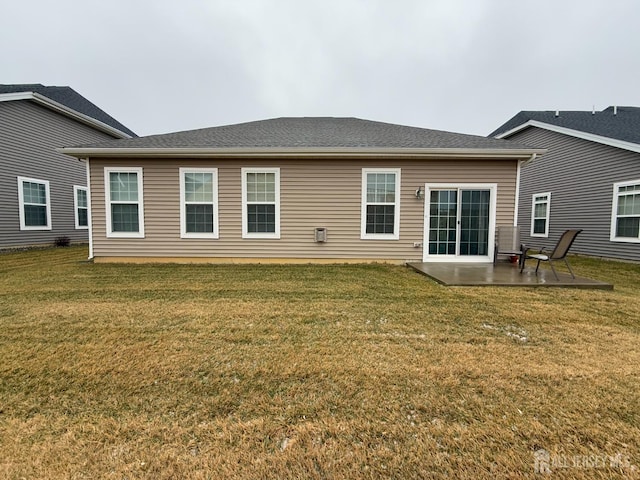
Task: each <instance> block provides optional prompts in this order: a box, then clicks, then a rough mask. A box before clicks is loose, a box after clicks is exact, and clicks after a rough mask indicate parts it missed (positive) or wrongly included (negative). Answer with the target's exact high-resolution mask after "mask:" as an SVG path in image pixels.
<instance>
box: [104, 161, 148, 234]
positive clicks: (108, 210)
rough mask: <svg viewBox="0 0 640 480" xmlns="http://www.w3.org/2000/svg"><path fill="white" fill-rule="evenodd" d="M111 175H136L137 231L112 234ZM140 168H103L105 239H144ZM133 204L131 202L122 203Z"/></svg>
mask: <svg viewBox="0 0 640 480" xmlns="http://www.w3.org/2000/svg"><path fill="white" fill-rule="evenodd" d="M111 173H136V174H137V178H138V202H137V203H138V231H137V232H114V231H113V230H112V228H113V225H112V224H111V183H110V181H109V176H110V174H111ZM143 184H144V182H143V180H142V167H128V168H125V167H105V168H104V197H105V198H104V202H105V210H106V222H105V223H106V224H107V238H144V198H143ZM124 203H133V202H124Z"/></svg>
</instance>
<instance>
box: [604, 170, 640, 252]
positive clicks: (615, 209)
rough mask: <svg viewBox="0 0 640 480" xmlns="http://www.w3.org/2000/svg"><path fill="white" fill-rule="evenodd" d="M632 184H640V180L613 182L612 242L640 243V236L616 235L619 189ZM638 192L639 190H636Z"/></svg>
mask: <svg viewBox="0 0 640 480" xmlns="http://www.w3.org/2000/svg"><path fill="white" fill-rule="evenodd" d="M631 185H640V179H639V180H632V181H629V182H617V183H614V184H613V202H611V203H612V206H611V233H610V237H609V238H610V240H611V241H612V242H620V243H640V238H630V237H617V236H616V223H617V222H616V220H617V219H618V198H620V196H621V195H620V194H619V192H618V189H619V188H620V187H628V186H631ZM636 193H637V192H636Z"/></svg>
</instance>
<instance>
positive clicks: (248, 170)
mask: <svg viewBox="0 0 640 480" xmlns="http://www.w3.org/2000/svg"><path fill="white" fill-rule="evenodd" d="M241 170H242V238H270V239H279V238H280V168H242V169H241ZM248 173H274V174H275V183H276V185H275V206H276V228H275V232H251V233H249V222H248V219H247V205H248V202H247V174H248ZM251 203H255V202H251ZM266 203H268V204H269V205H270V204H271V202H266Z"/></svg>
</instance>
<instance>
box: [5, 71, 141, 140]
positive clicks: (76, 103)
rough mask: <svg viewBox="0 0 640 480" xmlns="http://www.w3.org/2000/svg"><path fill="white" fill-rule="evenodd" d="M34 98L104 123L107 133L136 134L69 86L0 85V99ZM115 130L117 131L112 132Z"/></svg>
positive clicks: (49, 105)
mask: <svg viewBox="0 0 640 480" xmlns="http://www.w3.org/2000/svg"><path fill="white" fill-rule="evenodd" d="M11 100H35V101H40V103H43V104H44V105H45V106H48V107H53V108H56V107H63V108H62V109H61V110H63V113H65V111H66V110H67V109H68V110H71V112H68V111H66V113H73V112H75V113H77V114H80V116H81V119H82V118H83V117H87V118H88V119H89V120H93V121H94V122H93V123H94V124H95V126H100V125H105V126H107V127H110V128H108V129H107V130H108V131H109V133H119V135H117V136H118V137H125V138H126V137H136V136H137V135H136V134H135V133H134V132H132V131H131V130H129V129H128V128H127V127H125V126H124V125H122V124H121V123H120V122H118V121H117V120H116V119H115V118H113V117H112V116H111V115H109V114H108V113H106V112H105V111H104V110H102V109H100V108H98V107H97V106H96V105H94V104H93V103H91V102H90V101H89V100H87V99H86V98H84V97H83V96H82V95H80V94H79V93H78V92H76V91H75V90H74V89H72V88H71V87H50V86H45V85H42V84H39V83H33V84H22V85H0V101H11ZM113 130H116V131H117V132H113Z"/></svg>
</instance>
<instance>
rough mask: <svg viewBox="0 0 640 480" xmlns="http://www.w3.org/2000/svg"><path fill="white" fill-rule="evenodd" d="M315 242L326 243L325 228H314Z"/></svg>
mask: <svg viewBox="0 0 640 480" xmlns="http://www.w3.org/2000/svg"><path fill="white" fill-rule="evenodd" d="M315 232H316V237H315V238H316V242H317V243H324V242H326V241H327V229H326V228H316V230H315Z"/></svg>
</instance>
